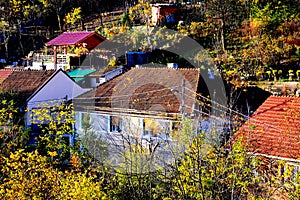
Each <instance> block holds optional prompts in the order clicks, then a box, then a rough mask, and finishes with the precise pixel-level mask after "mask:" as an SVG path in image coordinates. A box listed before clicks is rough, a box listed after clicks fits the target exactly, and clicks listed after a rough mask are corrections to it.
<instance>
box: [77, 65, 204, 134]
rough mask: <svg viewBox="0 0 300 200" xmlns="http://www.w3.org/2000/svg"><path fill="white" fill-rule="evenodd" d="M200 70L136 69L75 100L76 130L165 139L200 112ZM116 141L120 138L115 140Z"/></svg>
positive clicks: (79, 131) (81, 132)
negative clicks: (196, 97)
mask: <svg viewBox="0 0 300 200" xmlns="http://www.w3.org/2000/svg"><path fill="white" fill-rule="evenodd" d="M199 77H200V70H198V69H169V68H133V69H131V70H129V71H127V72H125V73H124V74H122V75H120V76H117V77H115V78H114V79H112V80H110V81H108V82H105V83H103V84H101V85H99V86H98V87H97V88H95V89H93V90H91V91H89V92H87V93H85V94H83V95H80V96H79V97H78V98H75V99H74V107H75V112H76V129H77V132H78V134H79V135H80V134H84V133H85V131H86V130H85V128H86V127H85V125H86V123H85V122H86V120H88V122H89V125H88V126H89V127H92V129H93V132H96V133H97V134H98V135H102V136H103V137H106V136H107V137H111V135H112V134H116V135H118V134H123V135H130V136H134V137H140V138H159V137H160V138H165V137H166V135H168V134H169V133H170V131H171V130H172V129H174V128H176V127H178V124H179V123H180V119H181V117H183V116H188V115H189V116H194V115H195V112H194V110H195V109H196V108H197V103H196V100H195V95H194V93H195V92H197V91H198V89H199V87H198V85H199ZM116 137H117V136H116Z"/></svg>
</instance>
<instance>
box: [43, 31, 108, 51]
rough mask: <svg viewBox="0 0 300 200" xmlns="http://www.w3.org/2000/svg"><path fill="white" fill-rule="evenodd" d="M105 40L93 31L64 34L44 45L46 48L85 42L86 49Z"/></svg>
mask: <svg viewBox="0 0 300 200" xmlns="http://www.w3.org/2000/svg"><path fill="white" fill-rule="evenodd" d="M104 40H105V38H104V37H102V36H101V35H99V34H98V33H96V32H95V31H89V32H87V31H78V32H64V33H62V34H60V35H59V36H57V37H56V38H54V39H52V40H50V41H49V42H47V43H46V46H68V45H76V44H79V43H83V42H86V43H87V48H88V49H91V48H94V47H96V46H97V45H98V44H100V43H101V42H102V41H104Z"/></svg>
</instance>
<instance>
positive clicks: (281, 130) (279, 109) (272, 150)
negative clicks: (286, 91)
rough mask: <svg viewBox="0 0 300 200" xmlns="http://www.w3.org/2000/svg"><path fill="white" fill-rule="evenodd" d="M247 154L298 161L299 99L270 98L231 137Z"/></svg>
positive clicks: (299, 153) (299, 149)
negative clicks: (241, 145)
mask: <svg viewBox="0 0 300 200" xmlns="http://www.w3.org/2000/svg"><path fill="white" fill-rule="evenodd" d="M239 136H242V141H243V142H244V144H245V146H246V148H247V149H248V151H249V152H252V153H257V154H264V155H267V156H273V157H281V158H287V159H298V158H300V98H296V97H279V96H270V97H269V98H268V99H267V100H266V101H265V102H264V103H263V104H262V105H261V106H260V107H259V108H258V109H257V110H256V112H255V113H254V114H253V115H252V117H251V118H250V119H249V120H248V121H247V122H246V123H245V124H244V125H243V126H242V127H241V128H240V129H239V131H238V132H237V133H236V134H235V135H234V137H233V138H234V139H233V140H236V139H237V138H238V137H239Z"/></svg>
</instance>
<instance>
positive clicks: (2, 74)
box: [0, 69, 13, 84]
mask: <svg viewBox="0 0 300 200" xmlns="http://www.w3.org/2000/svg"><path fill="white" fill-rule="evenodd" d="M12 72H13V71H12V70H6V69H0V84H1V83H2V82H3V81H4V80H5V79H6V78H7V77H8V76H9V75H10V74H11V73H12Z"/></svg>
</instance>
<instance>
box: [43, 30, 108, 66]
mask: <svg viewBox="0 0 300 200" xmlns="http://www.w3.org/2000/svg"><path fill="white" fill-rule="evenodd" d="M104 40H105V38H104V37H103V36H101V35H100V34H98V33H97V32H95V31H77V32H64V33H62V34H60V35H59V36H57V37H55V38H53V39H52V40H50V41H49V42H47V43H46V44H45V45H46V46H47V47H52V48H53V52H54V57H53V64H54V69H58V66H57V64H58V57H59V56H58V54H57V49H58V48H61V49H62V51H63V54H62V56H63V58H65V57H66V55H67V49H68V47H69V46H73V47H82V48H83V49H85V50H86V52H84V53H87V52H90V51H91V50H92V49H94V48H95V47H97V46H98V45H99V44H100V43H102V42H103V41H104ZM60 57H61V55H60ZM44 60H45V59H43V60H42V61H44ZM67 60H68V59H67V58H66V59H65V62H64V63H67Z"/></svg>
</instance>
